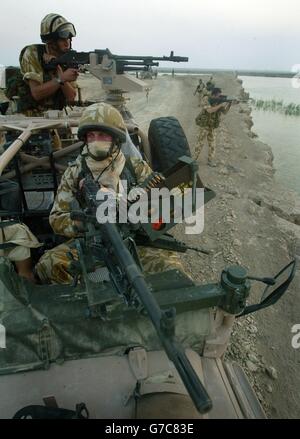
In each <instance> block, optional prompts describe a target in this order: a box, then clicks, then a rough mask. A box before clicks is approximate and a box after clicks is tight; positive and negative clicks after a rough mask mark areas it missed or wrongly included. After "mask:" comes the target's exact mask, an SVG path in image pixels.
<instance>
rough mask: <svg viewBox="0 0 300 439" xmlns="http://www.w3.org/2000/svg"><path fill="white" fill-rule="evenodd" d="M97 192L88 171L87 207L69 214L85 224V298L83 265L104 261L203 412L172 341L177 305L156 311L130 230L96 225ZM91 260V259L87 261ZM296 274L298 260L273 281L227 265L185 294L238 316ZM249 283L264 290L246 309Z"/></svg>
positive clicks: (199, 392) (198, 390)
mask: <svg viewBox="0 0 300 439" xmlns="http://www.w3.org/2000/svg"><path fill="white" fill-rule="evenodd" d="M98 191H99V186H98V184H97V183H96V182H95V181H94V179H93V177H92V175H91V174H90V173H88V174H87V175H86V176H85V180H84V186H83V191H82V199H83V200H84V203H85V206H86V208H85V210H84V212H82V211H81V212H72V213H71V219H72V220H76V221H81V222H83V223H85V224H86V226H87V230H86V233H85V237H84V238H81V239H79V240H78V241H77V244H76V247H77V250H78V251H79V261H80V262H76V264H79V265H81V267H82V270H81V273H82V274H83V276H84V280H85V284H86V285H85V288H86V290H87V293H88V294H89V285H88V283H89V281H88V276H87V274H88V265H87V264H86V262H87V263H90V262H91V260H92V259H93V257H94V258H95V259H97V260H98V261H104V263H105V265H106V267H107V270H108V272H109V278H110V281H111V285H112V287H113V290H114V294H116V293H117V295H119V296H121V298H122V300H123V302H125V304H126V305H127V307H128V309H130V310H135V311H136V312H137V313H142V314H147V315H148V317H149V318H150V320H151V322H152V324H153V326H154V328H155V330H156V333H157V335H158V337H159V340H160V341H161V344H162V346H163V348H164V350H165V352H166V354H167V355H168V357H169V359H170V360H171V361H172V362H173V364H174V366H175V368H176V369H177V371H178V373H179V375H180V377H181V379H182V381H183V383H184V385H185V387H186V389H187V391H188V393H189V395H190V397H191V399H192V400H193V402H194V404H195V407H196V408H197V410H198V411H199V412H200V413H202V414H203V413H206V412H208V411H209V410H210V409H211V408H212V401H211V399H210V397H209V395H208V393H207V391H206V390H205V388H204V386H203V384H202V383H201V381H200V379H199V377H198V375H197V373H196V372H195V370H194V369H193V367H192V365H191V363H190V361H189V359H188V358H187V356H186V354H185V352H184V350H183V348H182V346H181V345H180V344H179V343H178V342H177V341H176V339H175V318H176V309H175V307H172V308H169V309H163V310H162V309H161V308H160V306H159V303H158V301H157V299H156V297H157V296H156V297H155V296H154V294H153V291H152V287H149V286H148V284H147V282H146V280H145V277H144V275H143V273H142V271H141V269H140V264H139V260H138V256H137V253H136V252H135V251H134V249H135V244H134V241H133V240H132V238H131V233H130V231H129V229H126V227H125V228H122V225H120V226H119V225H118V226H117V225H116V224H112V223H110V222H106V223H104V224H99V223H98V222H97V220H96V211H97V209H98V206H99V205H100V204H101V202H99V201H97V193H98ZM132 244H133V245H132ZM91 256H93V257H92V258H91ZM295 270H296V262H295V261H292V262H290V263H289V264H288V265H287V266H286V267H284V268H283V269H282V270H281V271H280V272H279V273H278V274H277V275H276V276H274V278H259V277H253V276H248V275H247V271H246V270H245V269H244V268H243V267H237V266H234V267H229V268H227V269H226V270H224V271H223V273H222V277H221V283H220V284H218V285H213V284H212V285H205V286H197V285H194V286H193V287H191V285H190V284H189V287H190V290H189V291H190V292H191V294H190V295H189V293H187V297H195V296H196V295H197V306H198V307H199V308H207V307H210V306H211V307H220V308H221V309H223V310H224V311H226V312H227V313H229V314H231V315H234V316H236V317H241V316H244V315H247V314H249V313H252V312H256V311H259V310H261V309H264V308H266V307H269V306H271V305H274V304H275V303H276V302H277V301H278V300H279V299H280V298H281V297H282V296H283V294H284V293H285V291H286V290H287V288H288V286H289V285H290V283H291V282H292V280H293V278H294V276H295ZM250 280H252V281H253V280H255V281H259V282H262V283H263V284H265V285H267V287H266V289H265V290H264V293H263V295H262V299H261V302H260V303H258V304H256V305H250V306H246V301H247V298H248V296H249V293H250V282H249V281H250ZM93 288H95V286H94V287H93ZM98 288H100V287H98ZM196 291H197V293H196ZM192 292H193V294H192ZM99 293H100V296H101V298H102V301H103V294H105V292H104V291H103V290H100V292H99ZM91 298H92V303H93V302H94V304H95V295H94V294H91ZM107 300H109V301H110V300H113V297H112V296H110V297H108V296H107ZM89 303H90V302H89ZM96 303H97V299H96ZM101 303H102V302H101Z"/></svg>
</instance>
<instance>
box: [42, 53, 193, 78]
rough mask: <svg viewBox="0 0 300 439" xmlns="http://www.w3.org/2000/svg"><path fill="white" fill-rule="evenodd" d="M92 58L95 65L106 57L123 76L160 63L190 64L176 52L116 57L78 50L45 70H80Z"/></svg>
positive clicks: (52, 61) (47, 65) (66, 54)
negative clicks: (176, 54) (166, 54)
mask: <svg viewBox="0 0 300 439" xmlns="http://www.w3.org/2000/svg"><path fill="white" fill-rule="evenodd" d="M91 56H92V57H93V63H95V62H96V63H97V64H101V63H102V62H103V60H104V58H105V57H107V58H108V59H109V60H111V61H114V62H115V63H116V73H117V74H118V75H119V74H122V73H125V72H132V71H140V70H144V71H148V70H150V68H151V67H154V66H156V67H157V66H159V62H158V61H169V62H178V63H179V62H188V60H189V59H188V58H187V57H183V56H175V55H174V52H173V51H171V53H170V56H161V57H154V56H147V55H142V56H132V55H114V54H112V53H111V51H110V50H109V49H104V50H101V49H100V50H99V49H96V50H94V51H93V52H77V51H76V50H70V51H69V52H67V53H65V54H64V55H62V56H61V57H59V58H57V59H53V60H51V61H50V62H49V63H47V64H45V65H44V68H45V70H47V71H51V70H56V68H57V66H58V65H60V66H61V67H62V68H65V69H67V68H73V69H78V68H79V67H80V66H83V65H88V64H90V63H91V62H90V60H91Z"/></svg>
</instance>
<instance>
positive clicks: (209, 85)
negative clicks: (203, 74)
mask: <svg viewBox="0 0 300 439" xmlns="http://www.w3.org/2000/svg"><path fill="white" fill-rule="evenodd" d="M215 86H216V85H215V83H214V78H213V76H211V77H210V78H209V80H208V81H207V83H206V90H207V91H208V92H211V91H212V90H213V89H214V88H215Z"/></svg>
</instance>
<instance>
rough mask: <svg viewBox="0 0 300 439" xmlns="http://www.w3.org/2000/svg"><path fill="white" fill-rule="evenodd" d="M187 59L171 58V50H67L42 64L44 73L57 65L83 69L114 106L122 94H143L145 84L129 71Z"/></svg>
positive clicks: (146, 86) (121, 98) (121, 97)
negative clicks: (155, 53)
mask: <svg viewBox="0 0 300 439" xmlns="http://www.w3.org/2000/svg"><path fill="white" fill-rule="evenodd" d="M188 60H189V59H188V57H183V56H175V55H174V52H173V51H171V53H170V56H161V57H154V56H147V55H141V56H132V55H114V54H113V53H111V51H110V50H109V49H105V50H103V49H100V50H99V49H96V50H94V51H93V52H77V51H75V50H70V51H69V52H67V53H66V54H64V55H63V56H61V57H60V58H58V59H55V60H52V61H51V62H50V63H48V64H46V65H45V69H46V70H55V69H56V68H57V65H61V66H62V67H63V68H79V67H80V66H84V68H85V69H86V70H87V71H89V72H90V73H91V74H92V75H93V76H95V77H96V78H97V79H100V80H101V82H102V88H103V89H104V90H105V91H106V101H107V102H108V103H110V104H112V105H115V106H116V107H120V105H122V103H123V102H124V98H123V93H127V92H130V91H140V92H144V91H147V89H149V85H148V84H147V83H146V82H144V81H142V80H140V79H138V78H136V77H135V76H132V75H130V74H129V72H138V71H149V70H150V69H151V68H152V67H154V66H156V67H157V66H159V61H165V62H177V63H179V62H188Z"/></svg>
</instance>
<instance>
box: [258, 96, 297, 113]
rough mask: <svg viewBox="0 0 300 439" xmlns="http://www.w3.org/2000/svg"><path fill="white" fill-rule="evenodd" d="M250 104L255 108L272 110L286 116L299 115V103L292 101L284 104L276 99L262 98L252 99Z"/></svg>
mask: <svg viewBox="0 0 300 439" xmlns="http://www.w3.org/2000/svg"><path fill="white" fill-rule="evenodd" d="M252 105H253V106H254V108H256V109H257V110H262V111H273V112H277V113H282V114H285V115H286V116H300V104H298V105H297V104H295V103H293V102H291V103H289V104H284V102H283V101H277V100H276V99H271V100H266V101H264V100H262V99H253V100H252Z"/></svg>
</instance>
